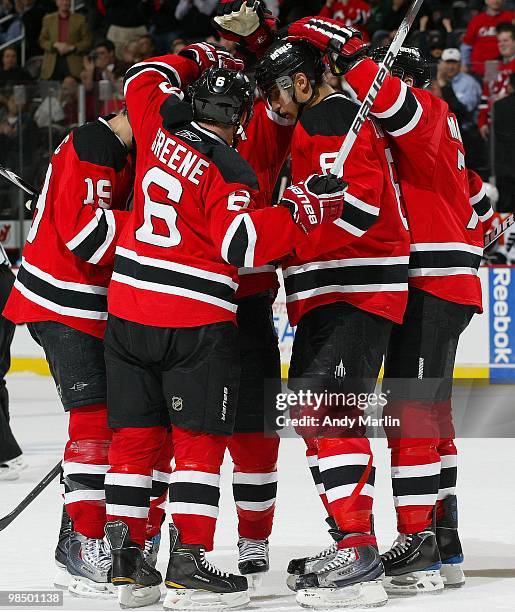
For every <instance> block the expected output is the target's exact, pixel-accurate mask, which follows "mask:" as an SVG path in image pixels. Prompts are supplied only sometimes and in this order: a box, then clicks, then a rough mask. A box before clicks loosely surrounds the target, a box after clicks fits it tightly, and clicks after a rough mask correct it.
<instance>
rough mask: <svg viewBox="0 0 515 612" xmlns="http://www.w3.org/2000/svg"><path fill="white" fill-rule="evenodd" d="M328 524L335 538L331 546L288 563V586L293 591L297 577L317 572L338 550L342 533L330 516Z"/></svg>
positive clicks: (330, 532) (327, 520)
mask: <svg viewBox="0 0 515 612" xmlns="http://www.w3.org/2000/svg"><path fill="white" fill-rule="evenodd" d="M325 520H326V522H327V524H328V525H329V534H330V535H331V537H332V538H333V539H334V542H333V543H332V544H331V546H328V547H327V548H324V550H322V551H320V552H319V553H317V554H315V555H313V556H311V557H301V558H300V559H292V560H291V561H290V562H289V563H288V568H287V570H286V571H287V572H288V577H287V578H286V584H287V585H288V588H289V589H291V590H292V591H295V583H296V582H297V578H298V577H299V576H300V575H301V574H310V573H311V572H316V571H317V570H318V569H320V568H322V567H323V566H324V565H325V564H326V563H327V561H329V560H330V559H332V558H333V557H334V556H335V555H336V553H337V552H338V539H337V538H340V539H341V536H338V534H339V533H340V532H339V531H338V527H337V526H336V523H335V521H334V519H333V518H332V517H331V516H329V517H327V518H326V519H325Z"/></svg>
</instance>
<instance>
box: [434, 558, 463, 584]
mask: <svg viewBox="0 0 515 612" xmlns="http://www.w3.org/2000/svg"><path fill="white" fill-rule="evenodd" d="M440 575H441V577H442V580H443V586H444V588H446V589H460V588H461V587H462V586H463V585H464V584H465V574H464V573H463V570H462V569H461V563H443V564H442V567H441V568H440Z"/></svg>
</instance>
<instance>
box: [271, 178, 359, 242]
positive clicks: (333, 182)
mask: <svg viewBox="0 0 515 612" xmlns="http://www.w3.org/2000/svg"><path fill="white" fill-rule="evenodd" d="M346 188H347V183H346V182H345V181H343V180H342V179H339V178H337V177H336V176H333V175H332V174H312V175H311V176H310V177H308V178H307V179H306V180H305V181H301V182H300V183H297V184H296V185H291V186H290V187H288V188H287V189H285V191H284V194H283V197H282V199H281V201H280V202H279V204H280V205H281V206H286V207H288V208H289V209H290V212H291V215H292V218H293V221H294V222H295V223H296V225H297V226H298V227H299V228H300V229H301V230H302V231H303V232H304V233H305V234H309V233H310V232H312V231H313V230H315V229H316V228H317V227H318V226H319V225H320V224H321V223H332V222H333V221H335V220H336V219H339V218H340V217H341V214H342V212H343V194H344V192H345V189H346Z"/></svg>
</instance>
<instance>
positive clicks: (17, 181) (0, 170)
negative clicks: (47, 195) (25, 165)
mask: <svg viewBox="0 0 515 612" xmlns="http://www.w3.org/2000/svg"><path fill="white" fill-rule="evenodd" d="M0 176H3V177H4V178H5V179H7V180H8V181H10V182H11V183H12V184H13V185H16V186H17V187H19V188H20V189H23V191H25V193H28V194H29V195H30V196H32V197H33V198H34V197H36V198H37V197H38V196H39V191H38V190H37V189H36V188H35V187H33V186H32V185H29V183H26V182H25V181H24V180H23V179H22V178H20V177H19V176H18V175H17V174H16V172H13V171H12V170H9V168H4V166H0Z"/></svg>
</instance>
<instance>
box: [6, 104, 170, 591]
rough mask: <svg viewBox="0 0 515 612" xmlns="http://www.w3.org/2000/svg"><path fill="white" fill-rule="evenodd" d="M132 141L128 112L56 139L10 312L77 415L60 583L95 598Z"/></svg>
mask: <svg viewBox="0 0 515 612" xmlns="http://www.w3.org/2000/svg"><path fill="white" fill-rule="evenodd" d="M131 147H132V132H131V129H130V125H129V124H128V122H127V118H126V116H125V115H123V114H120V115H118V116H115V117H111V118H106V119H103V118H100V119H98V120H97V121H94V122H92V123H88V124H86V125H84V126H82V127H80V128H77V129H76V130H74V131H72V132H71V133H70V134H69V135H68V136H67V137H66V138H65V139H64V140H63V142H62V143H61V144H60V145H59V146H58V147H57V149H56V150H55V152H54V155H53V156H52V159H51V161H50V165H49V166H48V170H47V173H46V177H45V182H44V185H43V189H42V192H41V195H40V196H39V198H38V200H37V203H36V208H35V213H34V218H33V221H32V226H31V229H30V231H29V234H28V236H27V242H26V245H25V247H24V249H23V255H22V263H21V266H20V269H19V272H18V275H17V278H16V281H15V284H14V288H13V290H12V292H11V295H10V297H9V301H8V303H7V305H6V308H5V311H4V314H5V316H6V317H7V318H9V319H11V321H14V322H15V323H27V324H28V328H29V331H30V333H31V334H32V336H33V338H34V339H35V340H36V342H38V343H39V344H40V345H41V346H42V347H43V349H44V351H45V355H46V358H47V361H48V364H49V366H50V371H51V374H52V376H53V378H54V381H55V384H56V386H57V390H58V393H59V396H60V398H61V402H62V404H63V407H64V409H65V410H66V411H67V412H68V414H69V426H68V442H67V444H66V448H65V451H64V459H63V480H64V503H65V509H63V520H62V526H61V533H60V536H59V544H58V546H57V549H56V563H57V565H58V567H59V568H60V570H61V571H60V572H59V574H58V577H57V578H56V583H57V584H59V585H60V586H68V583H70V585H69V586H70V590H71V591H72V592H73V593H76V594H79V595H82V596H91V597H95V596H96V597H98V596H102V595H107V594H109V593H110V592H111V591H112V588H111V585H110V583H109V581H108V578H107V573H108V569H109V566H110V554H109V551H108V550H106V549H105V547H104V545H103V543H102V542H103V540H102V538H103V531H104V525H105V520H106V508H105V493H104V477H105V474H106V472H107V469H108V465H107V463H108V459H107V452H108V447H109V442H110V439H111V432H110V430H109V428H108V426H107V407H106V399H107V397H106V393H107V388H106V374H105V364H104V353H103V351H104V349H103V343H102V338H103V335H104V330H105V325H106V319H107V285H108V283H109V279H110V277H111V272H112V263H113V257H114V245H115V241H116V238H117V236H118V235H119V233H120V231H121V228H122V227H123V224H124V223H125V221H126V220H127V217H128V215H129V213H128V212H127V211H126V210H125V209H126V205H127V203H128V200H129V197H130V194H131V191H132V183H133V178H134V168H133V161H132V155H131V154H130V149H131ZM165 494H166V485H165V488H164V489H163V490H162V491H161V496H163V495H165ZM162 501H164V499H163V498H161V502H162ZM70 517H71V521H73V533H72V534H71V536H70V532H71V530H72V524H71V521H70ZM160 518H161V517H159V519H158V522H157V530H159V525H160V523H159V521H160ZM155 533H156V532H154V535H155ZM70 574H71V582H70Z"/></svg>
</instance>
